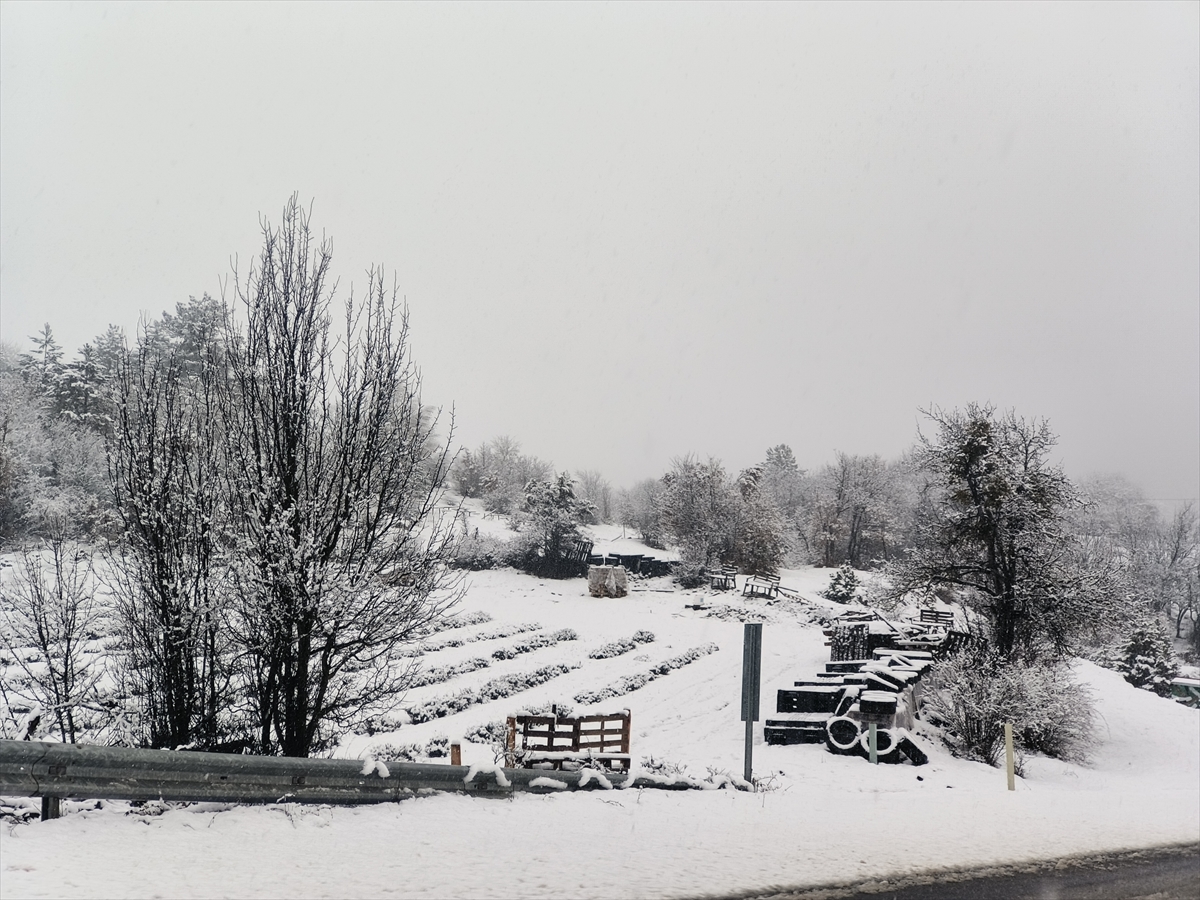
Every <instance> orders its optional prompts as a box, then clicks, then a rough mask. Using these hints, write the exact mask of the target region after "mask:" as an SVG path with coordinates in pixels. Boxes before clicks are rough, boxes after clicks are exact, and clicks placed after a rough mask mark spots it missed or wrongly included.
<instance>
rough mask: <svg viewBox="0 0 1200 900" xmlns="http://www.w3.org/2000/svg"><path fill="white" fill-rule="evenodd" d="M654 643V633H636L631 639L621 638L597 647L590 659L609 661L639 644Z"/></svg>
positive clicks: (643, 631) (590, 654)
mask: <svg viewBox="0 0 1200 900" xmlns="http://www.w3.org/2000/svg"><path fill="white" fill-rule="evenodd" d="M653 641H654V632H652V631H645V630H641V631H636V632H634V635H633V637H631V638H621V639H620V640H616V641H610V642H609V643H607V644H605V645H604V646H602V647H597V648H596V649H595V650H593V651H592V652H591V653H589V654H588V657H589V658H590V659H609V658H611V657H614V656H620V655H621V654H623V653H628V652H629V651H630V650H633V649H635V648H636V647H637V645H638V644H649V643H653Z"/></svg>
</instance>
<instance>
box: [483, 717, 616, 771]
mask: <svg viewBox="0 0 1200 900" xmlns="http://www.w3.org/2000/svg"><path fill="white" fill-rule="evenodd" d="M631 721H632V717H631V716H630V713H629V710H625V711H624V712H621V713H617V714H614V715H594V716H576V717H569V716H559V715H549V716H509V717H508V734H507V740H506V742H505V765H507V766H510V767H511V766H517V765H519V766H521V767H522V768H525V769H551V770H553V769H566V770H574V769H581V768H584V767H585V766H588V765H589V764H597V763H598V764H600V765H602V766H604V767H606V768H608V769H612V770H616V771H623V772H628V771H629V761H630V756H629V736H630V723H631Z"/></svg>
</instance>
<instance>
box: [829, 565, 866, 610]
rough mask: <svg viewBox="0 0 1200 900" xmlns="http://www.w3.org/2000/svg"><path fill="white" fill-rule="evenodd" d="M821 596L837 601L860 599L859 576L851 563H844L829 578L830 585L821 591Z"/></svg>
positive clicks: (851, 601) (847, 601)
mask: <svg viewBox="0 0 1200 900" xmlns="http://www.w3.org/2000/svg"><path fill="white" fill-rule="evenodd" d="M821 596H822V597H824V598H825V599H826V600H832V601H833V602H835V603H856V602H857V601H858V600H859V583H858V576H857V575H855V574H854V569H852V568H851V567H850V563H842V564H841V565H840V566H839V567H838V570H837V571H836V572H834V573H833V576H832V577H831V578H830V579H829V587H827V588H826V589H825V590H823V591H821Z"/></svg>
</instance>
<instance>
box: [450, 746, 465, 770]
mask: <svg viewBox="0 0 1200 900" xmlns="http://www.w3.org/2000/svg"><path fill="white" fill-rule="evenodd" d="M450 765H452V766H461V765H462V744H451V745H450Z"/></svg>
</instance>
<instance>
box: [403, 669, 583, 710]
mask: <svg viewBox="0 0 1200 900" xmlns="http://www.w3.org/2000/svg"><path fill="white" fill-rule="evenodd" d="M578 668H579V664H578V663H575V664H574V665H565V664H562V663H559V664H556V665H551V666H543V667H542V668H540V669H537V670H535V671H533V672H517V673H514V674H512V675H505V676H504V677H502V678H493V679H492V680H491V681H489V682H487V683H486V684H484V685H483V686H482V687H478V688H467V689H466V690H463V691H459V692H458V693H457V694H452V695H451V696H449V697H439V698H437V699H435V700H430V701H429V702H428V703H421V704H418V705H417V706H410V707H408V708H407V709H406V710H405V712H406V713H408V717H409V720H410V721H411V722H412V723H413V724H414V725H419V724H420V723H422V722H429V721H432V720H433V719H440V718H443V717H444V716H451V715H454V714H455V713H459V712H462V711H463V710H464V709H469V708H470V707H472V706H476V705H478V704H480V703H487V702H488V701H489V700H499V699H502V698H504V697H511V696H512V695H513V694H519V693H520V692H521V691H527V690H529V689H530V688H532V687H537V686H538V685H539V684H545V683H546V682H547V681H549V680H550V679H552V678H557V677H558V676H559V675H565V674H566V673H567V672H570V671H572V670H574V669H578Z"/></svg>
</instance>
